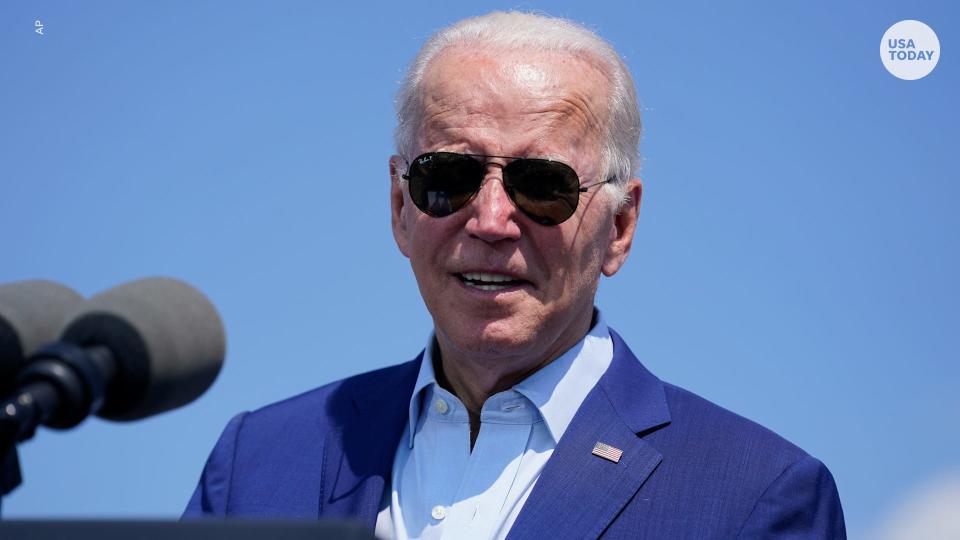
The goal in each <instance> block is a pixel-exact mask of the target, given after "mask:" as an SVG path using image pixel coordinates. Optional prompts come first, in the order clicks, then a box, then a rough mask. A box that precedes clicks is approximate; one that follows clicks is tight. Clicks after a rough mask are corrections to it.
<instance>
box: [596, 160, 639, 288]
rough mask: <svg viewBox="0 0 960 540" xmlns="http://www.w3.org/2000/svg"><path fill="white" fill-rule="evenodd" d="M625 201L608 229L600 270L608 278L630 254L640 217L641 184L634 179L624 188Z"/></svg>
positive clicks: (637, 179)
mask: <svg viewBox="0 0 960 540" xmlns="http://www.w3.org/2000/svg"><path fill="white" fill-rule="evenodd" d="M624 190H625V194H626V197H627V199H626V201H625V202H624V203H623V206H621V207H620V211H619V212H618V213H617V215H616V216H614V218H613V220H614V221H613V224H612V225H611V227H610V244H609V245H608V246H607V253H606V255H605V256H604V258H603V265H602V266H601V267H600V269H601V270H602V271H603V275H605V276H607V277H610V276H612V275H614V274H616V273H617V271H619V270H620V267H622V266H623V263H625V262H626V261H627V255H629V254H630V246H632V245H633V233H634V231H635V230H636V229H637V219H638V218H639V217H640V197H641V196H642V195H643V182H641V181H640V179H639V178H634V179H633V180H630V181H629V182H627V185H626V186H625V187H624Z"/></svg>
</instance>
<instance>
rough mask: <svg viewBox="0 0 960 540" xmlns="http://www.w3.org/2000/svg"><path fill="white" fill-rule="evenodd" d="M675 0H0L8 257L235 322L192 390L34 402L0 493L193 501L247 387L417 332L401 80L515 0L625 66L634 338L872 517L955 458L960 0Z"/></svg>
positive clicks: (2, 222) (19, 509) (615, 303)
mask: <svg viewBox="0 0 960 540" xmlns="http://www.w3.org/2000/svg"><path fill="white" fill-rule="evenodd" d="M662 4H663V3H659V2H658V3H653V2H650V3H646V2H643V3H641V2H603V1H594V2H523V3H498V2H473V3H470V4H469V5H468V4H466V3H450V2H439V1H437V2H424V1H413V2H399V3H398V2H389V3H388V2H383V3H363V2H337V3H321V2H306V1H305V2H290V1H284V2H257V3H253V2H226V1H205V2H187V1H179V2H145V1H144V2H130V1H123V2H121V1H117V2H105V1H87V2H66V1H53V0H43V1H22V0H4V1H3V2H2V3H0V230H2V231H3V233H4V234H3V244H2V249H0V283H6V282H10V281H15V280H20V279H27V278H47V279H53V280H56V281H60V282H62V283H65V284H67V285H70V286H72V287H74V288H75V289H77V290H78V291H80V292H81V293H83V294H85V295H90V294H94V293H96V292H98V291H100V290H103V289H105V288H107V287H110V286H112V285H115V284H118V283H121V282H124V281H128V280H132V279H135V278H139V277H143V276H148V275H168V276H174V277H178V278H181V279H184V280H187V281H188V282H190V283H192V284H194V285H196V286H197V287H199V288H200V289H202V290H203V291H205V292H206V293H207V294H208V295H209V296H210V298H211V299H212V300H213V301H214V303H215V304H216V305H217V306H218V308H219V309H220V311H221V314H222V316H223V318H224V321H225V323H226V327H227V331H228V341H229V351H228V357H227V361H226V364H225V367H224V369H223V372H222V373H221V375H220V377H219V379H218V380H217V381H216V383H215V384H214V386H213V388H212V389H211V390H210V391H209V392H208V393H207V394H205V395H204V396H203V397H202V398H200V399H199V400H198V401H197V402H195V403H193V404H191V405H189V406H187V407H185V408H183V409H180V410H177V411H175V412H171V413H167V414H164V415H161V416H159V417H155V418H152V419H150V420H147V421H143V422H139V423H134V424H114V423H108V422H103V421H100V420H96V419H94V420H90V421H87V422H86V423H85V424H83V425H82V426H80V427H79V428H77V429H75V430H73V431H70V432H66V433H59V432H53V431H50V430H42V431H41V432H40V433H39V434H38V435H37V436H36V438H35V439H34V440H33V441H31V442H29V443H27V444H25V445H23V446H22V447H21V449H20V452H21V459H22V462H23V472H24V477H25V483H24V485H23V486H22V487H21V488H20V489H18V490H17V491H16V492H15V493H14V494H13V495H12V496H10V497H9V498H7V499H5V500H4V501H3V512H4V515H5V516H8V517H14V516H19V517H25V516H83V517H93V516H128V517H129V516H150V517H173V516H176V515H178V513H179V512H180V511H181V510H182V508H183V506H184V505H185V503H186V501H187V499H188V497H189V495H190V493H191V491H192V490H193V486H194V484H195V482H196V480H197V477H198V475H199V473H200V469H201V467H202V465H203V462H204V460H205V459H206V455H207V453H208V452H209V450H210V449H211V448H212V446H213V443H214V441H215V440H216V437H217V436H218V434H219V432H220V430H221V429H222V428H223V426H224V424H225V423H226V422H227V420H228V419H229V418H230V417H231V416H232V415H233V414H234V413H236V412H238V411H241V410H246V409H252V408H256V407H259V406H262V405H265V404H267V403H269V402H271V401H275V400H277V399H281V398H284V397H286V396H289V395H292V394H294V393H298V392H301V391H305V390H307V389H310V388H312V387H314V386H317V385H320V384H323V383H326V382H329V381H332V380H334V379H337V378H341V377H344V376H347V375H350V374H354V373H358V372H361V371H366V370H369V369H373V368H377V367H381V366H385V365H388V364H393V363H398V362H401V361H404V360H407V359H409V358H412V357H413V356H414V355H415V354H417V352H418V351H419V348H420V347H421V346H422V344H423V343H424V341H425V338H426V336H427V335H428V332H429V330H430V320H429V317H428V315H427V312H426V310H425V309H424V307H423V306H422V303H421V301H420V298H419V295H418V293H417V289H416V285H415V282H414V280H413V277H412V274H411V272H410V269H409V265H408V264H407V261H406V259H404V258H403V257H402V256H401V255H400V254H399V252H398V251H397V249H396V247H395V245H394V243H393V240H392V237H391V234H390V230H389V215H388V197H387V195H388V187H389V177H388V175H387V158H388V157H389V155H390V154H391V153H392V139H391V137H392V129H393V116H392V114H393V113H392V103H393V93H394V91H395V90H396V88H397V81H398V80H399V78H400V76H401V73H402V71H403V69H404V67H405V66H406V64H407V63H408V62H409V61H410V60H411V59H412V57H413V55H414V54H415V52H416V49H417V47H418V46H419V44H421V43H422V42H423V40H424V39H425V38H426V37H427V36H428V35H429V34H430V33H431V32H433V31H434V30H436V29H437V28H439V27H441V26H443V25H445V24H449V23H451V22H453V21H455V20H457V19H459V18H461V17H464V16H469V15H475V14H480V13H483V12H486V11H490V10H492V9H510V8H519V9H525V10H529V9H534V10H542V11H545V12H547V13H550V14H553V15H561V16H566V17H569V18H572V19H574V20H577V21H581V22H583V23H585V24H587V25H588V26H590V27H592V28H594V29H596V30H597V31H598V32H599V33H600V34H601V35H602V36H603V37H605V38H606V39H608V40H609V41H610V42H612V43H613V45H614V46H615V47H616V48H617V49H618V50H619V51H620V53H621V54H622V55H623V56H624V57H625V59H626V62H627V64H628V65H629V67H630V69H631V70H632V72H633V73H634V75H635V78H636V83H637V87H638V91H639V95H640V99H641V105H642V112H643V115H644V138H643V141H642V145H641V149H642V153H643V155H644V166H643V170H642V172H641V176H642V177H643V179H644V182H645V192H644V199H643V204H642V210H641V218H640V226H639V230H638V232H637V241H636V242H635V247H634V251H633V253H632V255H631V258H630V260H629V261H628V263H627V266H626V268H625V269H624V270H623V271H621V272H620V273H619V274H618V275H616V276H615V277H614V278H612V279H608V280H605V281H604V282H603V284H602V285H601V289H600V294H599V299H598V304H599V306H600V307H601V308H602V309H603V310H604V312H605V314H606V317H607V320H608V321H609V323H610V324H611V326H613V327H614V328H616V329H617V330H618V331H619V332H620V333H621V334H622V335H623V336H624V337H625V338H626V339H627V340H628V341H629V343H630V344H631V346H632V348H633V349H634V351H635V352H636V353H637V354H638V356H639V357H640V358H641V359H642V360H643V361H644V362H645V364H646V365H647V366H648V367H649V368H650V369H651V370H652V371H653V372H654V373H656V374H657V375H658V376H660V377H661V378H662V379H665V380H667V381H670V382H673V383H675V384H678V385H681V386H684V387H687V388H689V389H691V390H693V391H694V392H697V393H699V394H701V395H703V396H704V397H706V398H708V399H711V400H713V401H715V402H716V403H719V404H720V405H723V406H725V407H727V408H729V409H732V410H733V411H735V412H738V413H740V414H742V415H744V416H747V417H749V418H752V419H754V420H757V421H759V422H761V423H763V424H765V425H767V426H768V427H770V428H772V429H774V430H775V431H777V432H779V433H780V434H782V435H784V436H785V437H787V438H788V439H790V440H792V441H794V442H796V443H797V444H798V445H800V446H801V447H803V448H805V449H806V450H808V451H809V452H811V453H813V454H814V455H816V456H817V457H819V458H820V459H822V460H823V461H824V462H825V463H827V465H828V466H829V467H830V468H831V470H832V471H833V473H834V475H835V476H836V479H837V483H838V484H839V487H840V491H841V496H842V499H843V503H844V508H845V510H846V514H847V520H848V526H849V528H850V532H851V534H852V535H853V536H854V537H856V536H859V535H863V534H866V532H867V531H869V530H872V528H874V527H876V526H877V523H879V522H880V520H881V519H882V518H883V516H884V515H885V514H886V513H887V512H889V511H890V509H891V508H893V507H895V506H896V505H897V504H899V501H900V500H901V497H902V496H903V494H904V493H907V492H908V491H909V490H911V489H913V488H914V487H915V486H917V485H918V484H920V483H922V482H924V481H925V480H927V479H930V478H935V477H937V476H938V475H941V474H943V473H944V472H945V471H950V470H956V469H957V468H958V467H960V450H958V449H960V428H958V426H960V392H958V389H960V352H958V351H960V302H958V300H960V285H958V279H957V277H958V276H960V234H958V233H960V212H958V211H957V207H958V203H960V174H958V173H960V167H958V164H957V163H958V162H957V155H958V149H957V141H958V140H960V114H958V106H957V96H958V95H960V91H958V90H960V85H958V80H960V75H958V67H960V62H958V61H957V58H958V57H960V27H958V25H960V9H958V8H957V7H956V5H955V4H953V3H951V2H946V1H944V2H912V3H907V2H872V3H869V7H853V6H850V5H836V4H837V3H833V2H829V3H828V2H817V3H811V2H802V3H798V2H794V3H784V2H777V3H772V2H749V3H748V2H736V3H722V4H721V3H716V2H703V3H683V4H679V5H671V6H670V7H666V6H664V5H662ZM728 4H729V5H728ZM38 19H39V20H40V21H41V23H42V24H43V25H44V35H43V36H39V35H37V34H35V33H34V21H35V20H38ZM902 19H919V20H921V21H924V22H926V23H927V24H929V25H930V26H931V27H933V29H934V30H935V31H936V32H937V34H938V36H939V39H940V43H941V50H942V58H941V60H940V62H939V65H938V66H937V68H936V69H935V70H934V71H933V73H932V74H931V75H929V76H928V77H926V78H925V79H921V80H918V81H902V80H899V79H896V78H894V77H893V76H891V75H890V74H889V73H887V72H886V71H885V69H884V68H883V66H882V64H881V62H880V58H879V54H878V51H879V44H880V39H881V37H882V36H883V33H884V31H885V30H886V29H887V28H888V27H889V26H890V25H891V24H893V23H894V22H896V21H899V20H902ZM951 96H952V97H951ZM371 336H375V337H371Z"/></svg>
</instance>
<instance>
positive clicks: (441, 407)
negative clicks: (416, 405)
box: [433, 399, 450, 519]
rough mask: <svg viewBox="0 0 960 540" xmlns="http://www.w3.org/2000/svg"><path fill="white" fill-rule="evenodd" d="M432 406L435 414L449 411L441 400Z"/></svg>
mask: <svg viewBox="0 0 960 540" xmlns="http://www.w3.org/2000/svg"><path fill="white" fill-rule="evenodd" d="M433 406H434V407H435V408H436V409H437V412H438V413H440V414H447V411H449V410H450V406H449V405H447V402H446V401H444V400H442V399H438V400H437V401H436V402H435V403H434V404H433ZM437 508H439V507H437ZM437 519H442V518H437Z"/></svg>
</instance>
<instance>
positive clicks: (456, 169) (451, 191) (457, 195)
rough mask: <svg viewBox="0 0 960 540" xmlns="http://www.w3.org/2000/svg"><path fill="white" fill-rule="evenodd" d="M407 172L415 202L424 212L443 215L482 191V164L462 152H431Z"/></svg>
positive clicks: (437, 215) (435, 215)
mask: <svg viewBox="0 0 960 540" xmlns="http://www.w3.org/2000/svg"><path fill="white" fill-rule="evenodd" d="M407 175H408V177H409V180H408V181H409V184H410V198H411V199H412V200H413V204H415V205H417V208H419V209H420V210H421V211H422V212H423V213H424V214H428V215H431V216H433V217H444V216H449V215H450V214H452V213H454V212H456V211H457V210H459V209H461V208H463V207H464V205H466V204H467V203H468V202H470V199H471V198H473V196H474V195H475V194H476V193H477V191H479V187H480V183H481V182H482V181H483V164H482V163H480V162H479V161H477V160H475V159H473V158H472V157H470V156H465V155H463V154H454V153H451V152H430V153H427V154H423V155H422V156H419V157H417V158H416V159H414V160H413V163H411V164H410V171H409V172H408V173H407Z"/></svg>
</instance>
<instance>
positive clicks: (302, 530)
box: [0, 519, 376, 540]
mask: <svg viewBox="0 0 960 540" xmlns="http://www.w3.org/2000/svg"><path fill="white" fill-rule="evenodd" d="M0 539H3V540H20V539H24V540H26V539H29V540H68V539H69V540H88V539H89V540H93V539H98V540H174V539H176V540H261V539H262V540H308V539H309V540H334V539H337V540H340V539H342V540H376V537H375V536H374V534H373V532H372V531H370V530H369V529H367V528H365V527H363V526H362V525H360V524H358V523H353V522H346V521H342V522H341V521H249V520H218V519H200V520H189V521H156V520H142V521H137V520H123V521H99V520H11V521H0Z"/></svg>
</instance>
